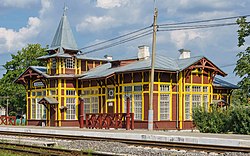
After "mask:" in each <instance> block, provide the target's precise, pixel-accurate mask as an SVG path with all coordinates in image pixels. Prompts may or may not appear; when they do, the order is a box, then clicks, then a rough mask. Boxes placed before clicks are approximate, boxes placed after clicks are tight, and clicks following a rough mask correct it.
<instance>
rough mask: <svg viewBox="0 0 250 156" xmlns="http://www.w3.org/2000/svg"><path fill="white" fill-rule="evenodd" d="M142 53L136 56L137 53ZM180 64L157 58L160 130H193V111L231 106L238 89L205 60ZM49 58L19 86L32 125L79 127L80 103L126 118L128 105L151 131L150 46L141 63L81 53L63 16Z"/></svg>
mask: <svg viewBox="0 0 250 156" xmlns="http://www.w3.org/2000/svg"><path fill="white" fill-rule="evenodd" d="M135 51H136V50H135ZM179 51H180V58H169V57H166V56H162V55H156V59H155V60H156V61H155V73H154V74H155V76H154V77H155V78H154V91H153V115H154V116H153V127H154V129H191V128H192V109H193V108H194V107H196V106H199V105H200V106H203V107H204V109H209V107H210V104H212V103H215V104H217V103H218V104H219V103H220V104H222V103H223V104H225V105H228V104H229V103H230V96H231V93H232V89H235V88H237V86H235V85H233V84H230V83H228V82H225V81H223V80H221V79H218V78H217V77H215V76H217V75H218V76H222V77H224V76H226V73H224V72H223V71H222V70H221V69H219V68H218V67H217V66H216V65H215V64H214V63H213V62H211V61H210V60H209V59H207V58H206V57H204V56H197V57H190V51H188V50H184V49H181V50H179ZM47 52H48V54H47V55H46V56H42V57H39V58H38V59H39V60H42V61H45V62H46V63H47V66H46V67H40V66H30V67H29V68H28V69H26V70H25V72H24V73H22V74H21V75H20V76H19V77H18V78H17V79H16V81H15V82H16V83H20V84H23V85H24V86H25V88H26V98H27V124H28V125H41V124H42V122H44V123H45V124H46V126H68V127H71V126H79V114H80V112H81V111H82V110H81V109H80V107H79V103H80V101H79V98H82V99H84V113H111V114H112V113H125V112H126V108H127V105H126V99H127V97H129V98H130V106H131V107H130V108H131V109H130V111H131V112H132V113H134V120H135V121H134V126H135V128H136V129H147V127H148V108H149V90H150V88H149V86H150V70H151V59H150V54H149V47H148V46H139V47H138V57H137V58H131V59H120V60H112V59H111V58H110V57H106V58H91V57H87V56H86V55H82V54H81V53H79V50H78V47H77V44H76V42H75V39H74V36H73V34H72V31H71V28H70V25H69V22H68V20H67V16H66V15H65V13H64V14H63V16H62V18H61V21H60V23H59V26H58V28H57V31H56V34H55V36H54V39H53V41H52V44H51V46H50V48H49V49H48V50H47Z"/></svg>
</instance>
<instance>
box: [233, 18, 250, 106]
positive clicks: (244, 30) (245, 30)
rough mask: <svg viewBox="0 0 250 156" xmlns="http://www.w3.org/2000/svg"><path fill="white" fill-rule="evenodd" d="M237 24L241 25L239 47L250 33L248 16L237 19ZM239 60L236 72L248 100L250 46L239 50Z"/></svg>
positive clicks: (244, 96) (243, 45) (249, 90)
mask: <svg viewBox="0 0 250 156" xmlns="http://www.w3.org/2000/svg"><path fill="white" fill-rule="evenodd" d="M237 24H238V25H239V30H238V47H244V48H245V43H246V38H247V37H249V35H250V23H249V22H247V20H246V17H242V18H239V19H237ZM237 56H238V57H239V60H238V61H237V64H236V67H235V69H234V72H235V73H236V75H238V76H239V77H240V78H242V79H241V81H240V82H239V86H240V89H241V93H239V94H240V95H241V98H242V101H241V102H246V101H247V98H250V47H246V48H245V51H242V52H239V53H238V54H237Z"/></svg>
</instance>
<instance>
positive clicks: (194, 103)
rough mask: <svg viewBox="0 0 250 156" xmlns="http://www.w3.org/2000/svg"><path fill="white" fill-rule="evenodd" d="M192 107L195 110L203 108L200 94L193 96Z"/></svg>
mask: <svg viewBox="0 0 250 156" xmlns="http://www.w3.org/2000/svg"><path fill="white" fill-rule="evenodd" d="M192 106H193V108H195V107H197V106H201V95H200V94H193V95H192Z"/></svg>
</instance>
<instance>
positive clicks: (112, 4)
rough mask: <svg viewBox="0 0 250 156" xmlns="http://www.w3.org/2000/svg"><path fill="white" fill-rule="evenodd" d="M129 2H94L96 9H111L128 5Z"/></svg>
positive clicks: (120, 0) (97, 0)
mask: <svg viewBox="0 0 250 156" xmlns="http://www.w3.org/2000/svg"><path fill="white" fill-rule="evenodd" d="M128 2H129V0H96V7H99V8H104V9H111V8H114V7H121V6H123V5H126V4H128Z"/></svg>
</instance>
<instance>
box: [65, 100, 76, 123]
mask: <svg viewBox="0 0 250 156" xmlns="http://www.w3.org/2000/svg"><path fill="white" fill-rule="evenodd" d="M66 106H67V112H66V119H68V120H74V119H75V116H76V99H75V98H66Z"/></svg>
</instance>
